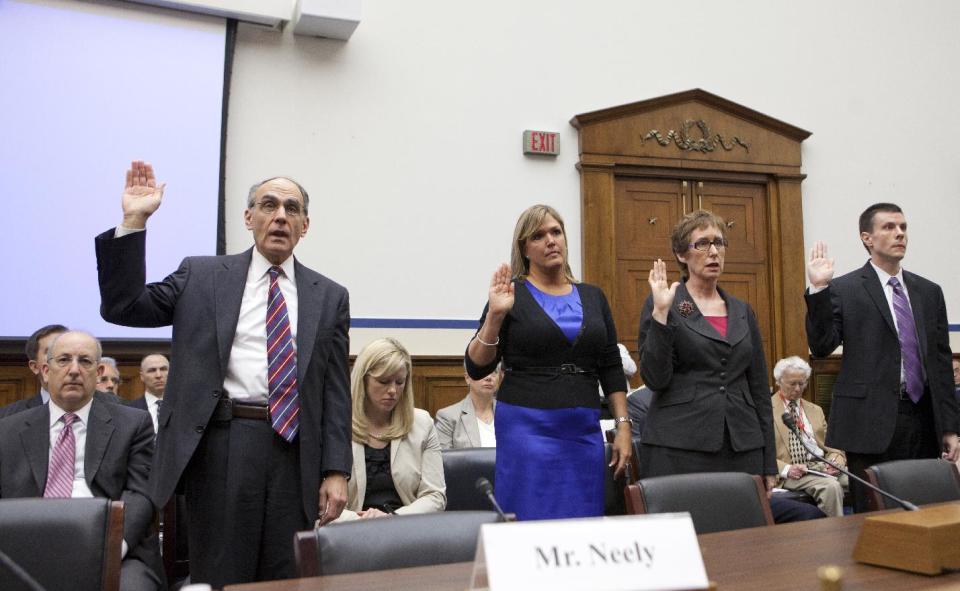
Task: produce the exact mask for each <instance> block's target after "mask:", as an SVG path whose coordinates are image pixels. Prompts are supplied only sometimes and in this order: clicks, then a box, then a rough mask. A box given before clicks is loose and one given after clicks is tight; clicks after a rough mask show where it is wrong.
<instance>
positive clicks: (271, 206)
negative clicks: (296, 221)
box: [257, 199, 303, 218]
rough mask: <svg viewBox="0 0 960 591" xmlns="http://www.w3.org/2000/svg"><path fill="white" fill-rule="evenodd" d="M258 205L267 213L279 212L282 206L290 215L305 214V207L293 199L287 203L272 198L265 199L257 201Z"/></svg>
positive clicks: (298, 215)
mask: <svg viewBox="0 0 960 591" xmlns="http://www.w3.org/2000/svg"><path fill="white" fill-rule="evenodd" d="M257 207H259V208H260V211H262V212H263V213H265V214H267V215H273V214H275V213H277V210H278V209H280V208H281V207H282V208H283V210H284V211H286V212H287V215H288V216H290V217H294V218H295V217H300V215H301V214H303V207H302V206H301V205H300V204H299V203H297V202H296V201H294V200H292V199H291V200H289V201H287V202H285V203H280V202H279V201H274V200H272V199H264V200H263V201H260V202H259V203H257Z"/></svg>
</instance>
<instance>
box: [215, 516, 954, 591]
mask: <svg viewBox="0 0 960 591" xmlns="http://www.w3.org/2000/svg"><path fill="white" fill-rule="evenodd" d="M868 515H869V514H868ZM874 515H875V514H874ZM866 516H867V515H863V514H861V515H850V516H846V517H832V518H827V519H818V520H815V521H803V522H799V523H787V524H783V525H774V526H769V527H757V528H751V529H741V530H737V531H730V532H721V533H714V534H705V535H702V536H699V540H700V549H701V551H702V553H703V561H704V564H705V565H706V568H707V577H708V578H709V579H710V580H711V581H714V582H716V584H717V588H718V589H719V590H721V591H725V590H728V589H729V590H736V591H741V590H744V589H763V590H775V589H783V590H784V591H794V590H805V589H809V590H811V591H817V590H819V588H820V587H819V583H818V581H817V568H818V567H820V566H823V565H827V564H834V565H837V566H839V567H840V568H842V569H843V589H844V591H852V590H856V589H863V590H871V591H874V590H883V589H891V590H897V591H902V590H907V589H909V590H911V591H912V590H914V589H941V590H944V591H945V590H947V589H960V572H955V573H948V574H945V575H941V576H937V577H927V576H924V575H916V574H912V573H907V572H903V571H896V570H891V569H886V568H880V567H874V566H868V565H865V564H859V563H856V562H854V561H853V559H852V558H851V555H852V554H853V547H854V545H855V544H856V541H857V536H858V535H859V533H860V525H861V523H863V519H864V518H865V517H866ZM472 568H473V565H472V563H469V562H461V563H457V564H444V565H438V566H425V567H417V568H404V569H396V570H388V571H376V572H368V573H355V574H348V575H334V576H328V577H316V578H311V579H295V580H289V581H270V582H265V583H251V584H247V585H233V586H228V587H227V588H226V590H225V591H317V590H325V591H327V590H336V591H354V590H356V591H361V590H362V591H405V590H408V589H409V590H411V591H413V590H416V591H423V590H428V589H429V590H430V591H464V590H465V589H467V586H468V585H469V582H470V573H471V570H472Z"/></svg>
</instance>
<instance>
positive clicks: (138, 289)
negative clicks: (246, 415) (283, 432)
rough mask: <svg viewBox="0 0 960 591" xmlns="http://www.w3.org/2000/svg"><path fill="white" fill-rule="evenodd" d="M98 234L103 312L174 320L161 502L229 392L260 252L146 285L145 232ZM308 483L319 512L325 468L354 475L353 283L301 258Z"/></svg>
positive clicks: (307, 506)
mask: <svg viewBox="0 0 960 591" xmlns="http://www.w3.org/2000/svg"><path fill="white" fill-rule="evenodd" d="M113 235H114V230H112V229H111V230H108V231H107V232H104V233H103V234H101V235H100V236H97V238H96V240H95V243H96V249H97V267H98V271H99V279H100V297H101V304H100V314H101V315H102V316H103V318H104V320H107V321H108V322H113V323H115V324H121V325H125V326H146V327H149V326H164V325H168V324H172V325H173V345H172V351H171V356H170V359H171V361H170V376H169V379H168V381H167V389H166V391H165V392H164V397H163V405H162V406H161V407H160V415H159V417H158V423H159V425H160V428H159V433H158V437H157V442H158V449H157V454H156V455H155V457H154V464H153V476H152V477H151V492H152V496H153V500H154V502H155V503H156V504H157V506H158V507H162V506H163V505H165V504H166V502H167V500H169V498H170V496H171V495H172V494H173V492H174V489H175V488H176V486H177V484H178V482H179V480H180V477H181V475H182V474H183V472H184V469H185V468H186V466H187V463H188V462H189V461H190V458H191V457H192V456H193V452H194V450H195V449H196V448H197V444H198V443H199V442H200V438H201V437H203V432H204V430H205V429H206V427H207V423H208V421H209V420H210V417H211V415H212V414H213V411H214V409H215V408H216V406H217V403H218V402H219V400H220V397H221V396H222V395H224V393H223V380H224V377H225V375H226V371H227V361H228V359H229V356H230V349H231V346H232V344H233V337H234V334H235V333H236V328H237V319H238V316H239V314H240V303H241V300H242V298H243V290H244V283H245V281H246V278H247V271H248V269H249V267H250V258H251V252H252V249H250V250H247V251H246V252H243V253H241V254H236V255H228V256H217V257H210V256H208V257H189V258H186V259H184V260H183V262H182V263H181V264H180V268H179V269H177V270H176V272H174V273H173V274H171V275H169V276H167V278H166V279H164V280H163V281H160V282H158V283H151V284H149V285H145V284H144V282H145V263H144V251H145V241H146V232H136V233H134V234H129V235H127V236H123V237H121V238H114V237H113ZM295 265H296V267H295V269H296V270H295V275H296V282H297V298H298V311H299V314H298V321H297V378H298V382H297V383H298V385H299V392H300V430H299V436H298V437H297V441H298V442H299V445H300V481H301V485H302V491H303V504H304V506H303V509H304V513H305V516H306V519H307V521H308V522H309V523H313V522H314V521H315V520H316V519H317V514H318V507H317V505H318V504H319V490H320V481H321V478H322V474H323V473H324V472H327V471H339V472H344V473H346V474H349V473H350V469H351V464H352V453H351V449H350V429H351V426H350V425H351V402H350V382H349V378H348V376H347V345H348V335H347V332H348V330H349V328H350V305H349V298H348V295H347V290H346V289H344V288H343V287H341V286H340V285H338V284H336V283H334V282H333V281H331V280H329V279H327V278H326V277H324V276H323V275H320V274H319V273H317V272H315V271H312V270H310V269H308V268H307V267H305V266H303V265H301V264H300V263H299V261H297V262H296V263H295Z"/></svg>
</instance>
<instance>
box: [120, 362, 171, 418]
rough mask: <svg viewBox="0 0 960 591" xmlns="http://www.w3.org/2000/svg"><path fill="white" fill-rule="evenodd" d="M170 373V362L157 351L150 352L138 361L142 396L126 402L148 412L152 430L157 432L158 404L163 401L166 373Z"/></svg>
mask: <svg viewBox="0 0 960 591" xmlns="http://www.w3.org/2000/svg"><path fill="white" fill-rule="evenodd" d="M169 373H170V362H169V361H167V358H166V357H164V356H163V355H161V354H159V353H151V354H150V355H147V356H146V357H144V358H143V359H142V360H141V361H140V381H141V382H143V396H141V397H140V398H134V399H133V400H131V401H130V402H128V403H127V404H129V405H130V406H132V407H134V408H139V409H141V410H145V411H147V412H149V413H150V420H151V421H153V430H154V432H158V431H159V429H158V427H159V424H158V423H157V417H158V416H159V413H160V404H161V403H162V402H163V392H164V391H165V390H166V389H167V375H168V374H169Z"/></svg>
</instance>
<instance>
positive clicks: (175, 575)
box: [161, 494, 190, 587]
mask: <svg viewBox="0 0 960 591" xmlns="http://www.w3.org/2000/svg"><path fill="white" fill-rule="evenodd" d="M161 524H162V527H161V531H162V532H163V538H162V539H163V569H164V571H165V572H166V574H167V581H168V582H169V583H170V586H171V587H176V586H177V585H178V582H179V581H182V580H183V579H186V578H187V577H188V576H189V575H190V558H189V554H188V551H187V548H188V545H187V497H186V495H182V494H174V495H173V496H172V497H171V498H170V500H169V501H167V504H166V506H165V507H164V508H163V520H162V522H161Z"/></svg>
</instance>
